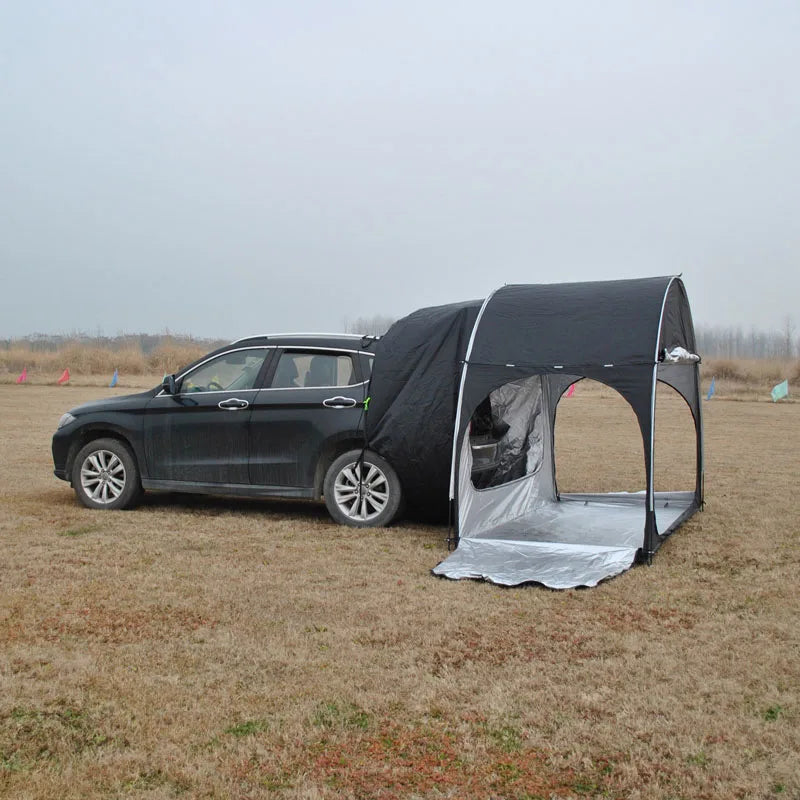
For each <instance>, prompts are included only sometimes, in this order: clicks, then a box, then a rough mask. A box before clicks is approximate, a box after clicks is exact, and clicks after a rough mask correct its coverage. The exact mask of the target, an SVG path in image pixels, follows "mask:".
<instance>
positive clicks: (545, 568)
mask: <svg viewBox="0 0 800 800" xmlns="http://www.w3.org/2000/svg"><path fill="white" fill-rule="evenodd" d="M386 340H387V349H386V354H387V358H386V359H385V360H383V353H382V344H381V343H379V346H378V349H377V351H376V359H375V372H374V373H373V381H372V386H371V388H370V393H371V395H372V397H373V401H372V402H375V400H378V414H377V415H376V418H372V413H373V408H371V409H370V413H369V414H368V421H367V435H368V441H369V444H370V446H371V447H373V449H375V450H377V451H378V452H379V453H381V454H382V455H385V456H386V457H387V458H388V459H389V460H390V461H391V463H393V464H394V465H395V468H396V469H398V473H399V474H400V479H401V482H402V484H403V487H404V489H405V488H406V486H407V484H408V485H409V486H412V487H413V486H414V484H415V481H416V479H415V476H416V475H424V480H425V482H426V485H427V486H429V487H431V488H432V490H433V491H434V492H439V491H441V486H442V485H443V474H444V473H445V472H446V470H445V469H444V467H443V464H444V457H445V455H444V448H447V447H448V445H449V448H448V449H449V454H448V455H449V461H450V469H449V475H450V481H449V496H450V499H451V501H452V502H453V504H454V510H455V525H456V540H457V541H458V548H457V549H456V551H455V552H454V553H453V554H452V555H451V556H450V557H449V558H448V559H446V560H445V561H444V562H442V564H440V565H439V566H438V567H437V568H436V569H435V570H434V572H435V573H436V574H440V575H446V576H448V577H453V578H459V577H484V578H487V579H489V580H493V581H496V582H499V583H507V584H515V583H523V582H527V581H539V582H542V583H545V584H546V585H550V586H558V587H565V586H577V585H594V584H596V583H597V582H598V581H599V580H602V579H603V578H605V577H609V576H610V575H613V574H616V573H618V572H620V571H622V570H623V569H627V568H628V567H629V566H630V565H631V564H632V563H633V562H634V560H635V559H636V558H644V559H648V560H649V559H650V558H652V556H653V554H654V553H655V552H656V550H657V549H658V547H659V545H660V543H661V541H662V540H663V538H664V537H665V536H666V535H667V534H669V533H670V532H671V531H672V530H674V529H675V528H676V527H677V526H678V525H679V524H680V523H681V522H682V521H684V520H685V519H687V518H688V517H689V516H690V515H691V514H692V513H694V511H695V510H696V509H697V508H699V507H700V505H701V503H702V436H701V420H700V396H699V374H698V364H697V361H698V359H697V357H696V356H694V355H693V354H694V352H695V349H696V348H695V339H694V330H693V326H692V319H691V312H690V309H689V304H688V300H687V297H686V292H685V289H684V286H683V283H682V282H681V280H680V278H677V277H663V278H644V279H633V280H620V281H604V282H591V283H568V284H544V285H510V286H504V287H502V288H501V289H499V290H497V291H496V292H495V293H494V294H492V295H491V296H490V297H489V298H487V300H486V301H484V303H483V304H482V305H481V307H480V309H479V310H477V311H476V304H475V303H467V304H460V305H458V306H445V307H439V308H437V309H423V310H422V311H420V312H416V314H413V315H411V317H407V318H406V319H405V320H400V321H399V322H398V323H396V324H395V326H393V327H392V329H391V330H390V331H389V333H388V334H387V336H386ZM381 342H383V340H381ZM397 357H401V358H402V363H399V362H397V363H395V364H394V365H393V366H392V365H391V362H392V361H393V359H396V358H397ZM386 373H390V374H391V375H393V376H394V378H395V379H396V380H395V382H394V383H391V382H390V381H387V379H386V378H387V375H386ZM581 378H593V379H595V380H598V381H601V382H602V383H605V384H607V385H609V386H611V387H613V388H615V389H616V390H617V391H619V392H620V393H621V394H622V396H623V397H624V398H625V399H626V400H627V401H628V403H629V404H630V405H631V407H632V408H633V411H634V413H635V414H636V417H637V420H638V423H639V427H640V430H641V433H642V441H643V451H644V458H645V474H646V485H645V486H644V487H643V491H642V492H641V493H637V494H633V495H626V494H615V495H581V496H580V497H577V496H569V495H563V494H561V493H559V491H558V488H557V486H556V480H555V455H554V447H553V441H554V430H555V412H556V407H557V405H558V402H559V400H560V398H561V396H562V394H563V392H564V391H565V390H566V389H567V387H568V386H569V385H570V384H571V383H574V382H575V381H577V380H580V379H581ZM659 380H661V381H663V382H665V383H668V384H669V385H670V386H672V387H673V388H674V389H675V390H676V391H678V392H679V393H680V394H681V395H682V396H683V398H684V399H685V400H686V402H687V404H688V405H689V407H690V409H691V411H692V414H693V416H694V422H695V431H696V441H697V447H696V482H695V490H694V492H681V493H677V492H671V493H656V492H655V491H654V488H653V445H654V425H655V392H656V384H657V381H659ZM423 420H424V422H423V423H422V424H421V421H423ZM434 429H435V433H434ZM445 429H447V431H448V432H447V433H445V432H444V431H445ZM433 473H435V476H436V477H435V479H433ZM415 493H416V488H414V489H412V494H415ZM420 498H421V499H423V500H424V499H425V498H424V497H423V496H422V495H420ZM429 499H430V500H431V501H433V499H434V498H433V495H431V496H430V498H429Z"/></svg>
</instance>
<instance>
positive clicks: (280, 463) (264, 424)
mask: <svg viewBox="0 0 800 800" xmlns="http://www.w3.org/2000/svg"><path fill="white" fill-rule="evenodd" d="M268 384H269V385H268V387H267V388H263V389H261V390H260V391H259V392H258V393H257V394H256V397H255V400H254V403H253V408H252V413H251V417H250V482H251V483H252V484H255V485H258V486H263V487H275V488H276V489H278V488H279V489H280V492H279V493H281V494H297V495H298V496H309V495H310V494H311V492H312V490H313V487H314V478H315V472H316V467H317V461H318V459H319V456H320V453H321V451H322V449H323V446H324V445H325V443H326V442H328V441H330V440H333V439H336V438H347V437H353V436H357V435H358V431H359V429H360V428H361V426H362V425H363V419H362V414H363V403H364V398H365V396H366V383H365V382H362V380H361V368H360V365H358V363H357V353H355V352H350V351H345V350H338V349H336V348H331V349H327V348H307V347H285V348H283V349H281V350H280V351H279V352H278V353H277V354H276V357H275V360H274V362H273V368H272V369H271V374H270V375H269V376H268Z"/></svg>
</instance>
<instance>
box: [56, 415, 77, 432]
mask: <svg viewBox="0 0 800 800" xmlns="http://www.w3.org/2000/svg"><path fill="white" fill-rule="evenodd" d="M70 422H75V417H73V416H72V414H70V413H69V412H67V413H66V414H64V416H63V417H61V419H60V420H59V421H58V427H59V428H63V427H64V426H65V425H69V424H70Z"/></svg>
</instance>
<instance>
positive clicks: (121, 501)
mask: <svg viewBox="0 0 800 800" xmlns="http://www.w3.org/2000/svg"><path fill="white" fill-rule="evenodd" d="M72 488H73V489H75V494H76V495H77V496H78V500H80V501H81V503H83V505H85V506H87V507H88V508H104V509H117V508H130V507H131V506H133V505H136V503H137V502H138V500H139V497H140V496H141V493H142V485H141V482H140V480H139V469H138V467H137V466H136V459H135V458H134V456H133V453H131V451H130V450H129V449H128V448H127V447H126V446H125V445H124V444H123V443H122V442H120V441H119V440H118V439H95V440H94V441H93V442H89V444H87V445H85V446H84V447H82V448H81V450H80V452H79V453H78V455H77V456H75V461H74V463H73V465H72Z"/></svg>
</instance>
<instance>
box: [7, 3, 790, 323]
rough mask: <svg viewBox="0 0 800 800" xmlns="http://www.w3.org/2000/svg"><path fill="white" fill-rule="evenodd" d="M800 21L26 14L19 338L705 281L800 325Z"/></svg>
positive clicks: (308, 11) (15, 260) (754, 8)
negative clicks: (603, 282) (531, 291)
mask: <svg viewBox="0 0 800 800" xmlns="http://www.w3.org/2000/svg"><path fill="white" fill-rule="evenodd" d="M798 78H800V3H798V2H797V0H786V1H785V2H781V1H780V0H764V1H763V2H753V0H749V1H748V2H740V1H739V0H717V1H716V2H715V0H709V2H703V3H698V2H694V0H691V1H687V2H682V1H681V0H671V2H669V3H666V2H663V3H646V2H641V0H631V1H630V2H623V1H622V0H607V2H604V3H597V2H590V0H586V2H559V3H552V2H548V3H540V2H536V1H535V0H505V1H504V0H499V2H497V1H496V2H492V3H477V2H472V0H461V1H460V2H455V1H454V0H450V2H438V3H437V2H435V0H426V2H418V0H402V2H394V0H387V1H386V2H381V0H377V2H376V0H372V1H371V2H366V1H365V2H350V1H349V0H339V1H338V2H335V3H334V2H321V1H318V2H310V1H309V0H293V1H292V2H280V3H278V2H270V1H269V0H240V1H239V2H232V1H231V0H228V2H225V3H223V2H211V1H210V0H191V1H190V0H169V2H163V1H162V2H154V0H145V1H144V2H133V0H129V2H124V3H123V2H115V1H114V0H103V2H97V0H69V2H67V0H59V2H47V1H46V0H43V1H42V2H23V1H22V0H9V2H5V3H3V4H2V5H0V265H1V267H2V283H1V284H0V336H19V335H24V334H27V333H32V332H53V333H67V332H70V331H73V330H84V331H88V332H95V331H97V330H98V329H100V330H102V331H103V332H104V333H105V334H109V335H113V334H116V333H118V332H128V333H134V332H152V333H156V332H161V331H163V330H164V329H165V328H169V329H170V330H172V331H175V332H180V333H188V334H193V335H196V336H222V337H235V336H240V335H245V334H247V333H254V332H265V331H278V330H338V329H340V328H341V327H342V324H343V321H344V320H345V318H350V319H352V318H354V317H359V316H362V317H365V316H371V315H373V314H385V315H392V316H401V315H403V314H406V313H409V312H410V311H412V310H414V309H416V308H419V307H421V306H425V305H433V304H438V303H445V302H450V301H456V300H462V299H469V298H474V297H482V296H485V295H486V294H487V293H488V292H490V291H491V290H492V289H493V288H495V287H496V286H498V285H501V284H503V283H538V282H552V281H562V280H600V279H612V278H621V277H635V276H646V275H663V274H672V273H677V272H683V274H684V280H685V282H686V285H687V289H688V291H689V299H690V301H691V303H692V306H693V309H694V315H695V321H696V322H697V323H699V324H726V325H727V324H741V325H743V326H745V327H748V328H749V327H750V326H751V325H756V326H758V327H761V328H780V327H781V326H782V324H783V321H784V320H785V318H786V316H787V315H791V316H792V317H793V319H794V321H795V323H800V306H799V305H798V300H800V224H798V219H797V217H798V212H799V211H800V188H798V187H799V186H800V156H799V154H798V151H799V148H800V144H799V143H800V91H799V90H798Z"/></svg>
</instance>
